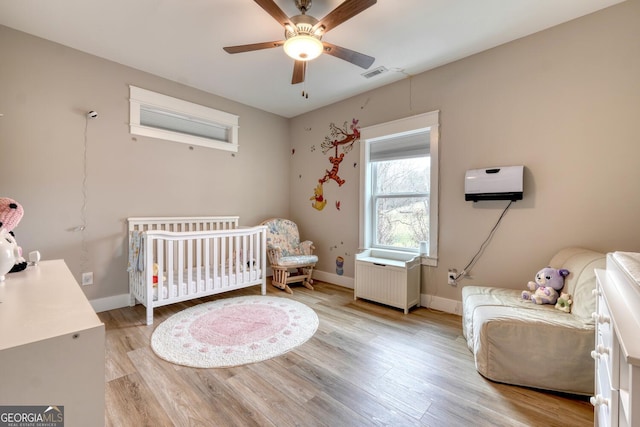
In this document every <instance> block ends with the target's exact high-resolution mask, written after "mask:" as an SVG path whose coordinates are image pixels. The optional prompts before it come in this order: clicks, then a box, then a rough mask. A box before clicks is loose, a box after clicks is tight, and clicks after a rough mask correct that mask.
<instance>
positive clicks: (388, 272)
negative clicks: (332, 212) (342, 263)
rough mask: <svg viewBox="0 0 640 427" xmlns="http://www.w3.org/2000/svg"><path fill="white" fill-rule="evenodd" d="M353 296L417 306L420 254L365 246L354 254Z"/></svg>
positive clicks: (407, 307) (418, 301)
mask: <svg viewBox="0 0 640 427" xmlns="http://www.w3.org/2000/svg"><path fill="white" fill-rule="evenodd" d="M355 262H356V266H355V267H356V268H355V282H354V299H358V298H363V299H366V300H370V301H375V302H379V303H381V304H386V305H389V306H391V307H396V308H401V309H403V310H404V313H405V314H407V313H408V312H409V308H411V307H413V306H418V307H419V306H420V256H419V255H417V254H402V253H398V254H393V255H390V254H388V253H386V252H382V251H380V252H377V251H375V250H372V249H367V250H365V251H363V252H362V253H360V254H357V255H356V261H355Z"/></svg>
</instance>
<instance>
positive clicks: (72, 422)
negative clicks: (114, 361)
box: [0, 260, 105, 427]
mask: <svg viewBox="0 0 640 427" xmlns="http://www.w3.org/2000/svg"><path fill="white" fill-rule="evenodd" d="M104 355H105V331H104V324H103V323H102V322H101V321H100V319H99V318H98V316H97V315H96V313H95V311H94V310H93V308H92V307H91V305H90V304H89V301H87V298H86V297H85V295H84V293H83V292H82V290H81V289H80V286H79V285H78V283H77V282H76V280H75V279H74V277H73V275H72V274H71V272H70V271H69V269H68V268H67V266H66V264H65V263H64V261H62V260H53V261H43V262H41V263H40V264H39V265H37V266H32V267H28V268H27V269H26V270H24V271H21V272H19V273H12V274H10V275H7V279H6V281H5V282H0V404H1V405H11V406H24V405H27V406H31V405H34V406H42V405H45V407H46V406H48V405H51V406H53V405H59V406H63V407H64V425H65V426H67V427H76V426H77V427H87V426H91V427H97V426H102V425H104V408H105V384H104V375H105V365H104V363H105V362H104V360H105V359H104ZM18 424H20V423H18ZM20 425H22V424H20ZM29 425H31V424H29Z"/></svg>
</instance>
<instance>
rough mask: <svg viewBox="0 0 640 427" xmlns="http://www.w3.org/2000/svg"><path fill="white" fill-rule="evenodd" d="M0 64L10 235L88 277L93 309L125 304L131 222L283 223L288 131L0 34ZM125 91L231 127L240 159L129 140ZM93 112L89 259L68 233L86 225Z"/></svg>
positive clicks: (174, 88)
mask: <svg viewBox="0 0 640 427" xmlns="http://www.w3.org/2000/svg"><path fill="white" fill-rule="evenodd" d="M0 52H1V53H2V60H1V62H2V66H0V94H1V96H0V113H2V114H4V116H3V117H0V147H1V152H2V156H1V157H0V162H1V167H0V195H1V196H2V197H10V198H13V199H15V200H16V201H18V202H19V203H21V204H22V205H23V207H24V210H25V215H24V218H23V219H22V221H21V222H20V224H19V225H18V227H17V228H16V229H15V233H16V237H17V241H18V243H19V244H20V245H21V246H22V247H23V250H24V251H25V252H28V251H31V250H36V249H38V250H40V252H41V253H42V256H43V258H44V259H54V258H63V259H64V260H65V261H66V262H67V264H68V265H69V267H70V269H71V271H72V272H73V273H74V276H75V277H76V279H77V280H79V279H80V276H81V272H82V271H93V272H94V281H95V285H92V286H85V287H83V288H82V289H83V290H84V291H85V293H86V295H87V296H88V297H89V298H90V299H96V298H102V297H107V296H113V295H118V294H123V293H127V292H128V283H127V274H126V261H127V260H126V256H127V255H126V244H125V241H124V239H125V237H126V231H125V230H126V228H125V219H126V218H127V217H130V216H168V215H210V214H219V215H240V222H241V224H243V225H249V224H257V223H258V222H260V221H261V220H263V219H265V218H267V217H270V216H275V215H287V214H288V205H289V194H288V191H287V189H288V168H289V162H288V153H289V144H288V137H289V134H288V121H287V120H286V119H284V118H282V117H280V116H276V115H274V114H270V113H267V112H264V111H260V110H257V109H254V108H250V107H247V106H244V105H242V104H239V103H236V102H232V101H229V100H227V99H223V98H220V97H218V96H214V95H211V94H207V93H204V92H201V91H198V90H195V89H192V88H189V87H186V86H182V85H179V84H176V83H173V82H170V81H167V80H164V79H161V78H159V77H155V76H152V75H150V74H147V73H143V72H141V71H137V70H134V69H131V68H127V67H124V66H122V65H119V64H116V63H113V62H109V61H106V60H103V59H100V58H97V57H95V56H91V55H87V54H84V53H81V52H79V51H76V50H73V49H69V48H67V47H63V46H61V45H58V44H54V43H51V42H48V41H45V40H42V39H39V38H36V37H32V36H29V35H26V34H24V33H20V32H17V31H14V30H11V29H9V28H6V27H1V26H0ZM129 84H133V85H135V86H139V87H142V88H145V89H150V90H154V91H157V92H161V93H164V94H166V95H169V96H173V97H176V98H181V99H185V100H188V101H191V102H195V103H199V104H202V105H206V106H209V107H212V108H216V109H219V110H222V111H227V112H229V113H232V114H237V115H239V116H240V133H239V143H240V149H239V152H238V153H237V154H236V155H235V156H234V155H232V154H231V153H230V152H226V151H219V150H212V149H206V148H202V147H194V149H193V150H190V149H189V147H188V146H187V145H184V144H178V143H173V142H167V141H162V140H155V139H151V138H146V137H141V136H135V137H133V136H132V135H130V134H129V127H128V120H129V101H128V97H129V87H128V85H129ZM89 110H96V111H97V112H98V113H99V116H98V118H96V119H92V120H91V121H89V123H88V127H87V133H86V136H87V138H86V140H87V172H88V173H87V180H86V184H87V199H86V202H87V205H86V218H87V229H86V251H85V250H83V248H82V239H81V233H74V232H70V231H68V230H69V229H71V228H73V227H77V226H79V225H80V224H81V223H82V222H81V210H82V205H83V196H82V182H83V157H84V139H85V138H84V136H85V124H86V118H85V114H86V112H88V111H89ZM267 176H268V180H265V177H267ZM265 181H268V187H267V185H266V184H265ZM277 188H282V191H273V189H277ZM84 260H86V261H84Z"/></svg>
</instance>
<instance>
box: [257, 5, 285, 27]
mask: <svg viewBox="0 0 640 427" xmlns="http://www.w3.org/2000/svg"><path fill="white" fill-rule="evenodd" d="M254 1H255V2H256V3H258V5H260V7H261V8H263V9H264V10H265V11H266V12H267V13H268V14H269V15H271V16H272V17H273V19H275V20H276V21H278V23H279V24H280V25H282V26H283V27H284V26H285V25H290V26H291V27H293V28H295V25H293V24H292V23H291V21H290V20H289V17H288V16H287V14H286V13H284V12H283V11H282V9H280V8H279V7H278V5H277V4H276V3H275V2H274V1H273V0H254Z"/></svg>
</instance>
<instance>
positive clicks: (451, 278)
mask: <svg viewBox="0 0 640 427" xmlns="http://www.w3.org/2000/svg"><path fill="white" fill-rule="evenodd" d="M457 275H458V270H456V269H455V268H453V269H452V268H450V269H449V273H447V283H448V284H450V285H451V286H455V285H457V282H456V276H457Z"/></svg>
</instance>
